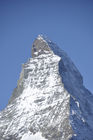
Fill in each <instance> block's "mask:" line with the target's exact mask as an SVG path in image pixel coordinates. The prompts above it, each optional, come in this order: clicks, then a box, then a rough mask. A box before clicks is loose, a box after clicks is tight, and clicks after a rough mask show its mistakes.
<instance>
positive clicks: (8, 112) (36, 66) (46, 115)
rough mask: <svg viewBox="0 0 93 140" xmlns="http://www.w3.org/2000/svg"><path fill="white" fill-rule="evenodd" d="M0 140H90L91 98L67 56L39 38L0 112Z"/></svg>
mask: <svg viewBox="0 0 93 140" xmlns="http://www.w3.org/2000/svg"><path fill="white" fill-rule="evenodd" d="M0 140H93V95H92V94H91V93H90V92H89V91H88V90H87V89H86V88H85V87H84V85H83V78H82V75H81V74H80V72H79V71H78V69H77V68H76V67H75V65H74V64H73V62H72V61H71V59H70V58H69V57H68V56H67V54H66V53H65V52H64V51H63V50H61V49H60V48H59V47H58V46H57V45H56V44H55V43H53V42H52V41H50V40H49V39H48V38H46V37H44V36H42V35H39V36H38V37H37V38H36V39H35V41H34V42H33V44H32V58H30V59H29V60H28V61H27V63H25V64H24V65H22V71H21V74H20V78H19V80H18V84H17V87H16V88H15V89H14V91H13V94H12V96H11V98H10V100H9V103H8V105H7V107H6V108H5V109H4V110H3V111H1V112H0Z"/></svg>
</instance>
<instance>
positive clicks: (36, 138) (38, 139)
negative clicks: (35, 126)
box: [21, 132, 47, 140]
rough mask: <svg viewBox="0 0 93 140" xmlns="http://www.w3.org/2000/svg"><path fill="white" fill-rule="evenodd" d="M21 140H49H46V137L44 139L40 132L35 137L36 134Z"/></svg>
mask: <svg viewBox="0 0 93 140" xmlns="http://www.w3.org/2000/svg"><path fill="white" fill-rule="evenodd" d="M21 140H47V139H45V138H44V137H42V135H41V133H40V132H38V133H36V134H35V135H34V134H32V135H31V134H29V133H28V134H25V135H23V137H22V139H21Z"/></svg>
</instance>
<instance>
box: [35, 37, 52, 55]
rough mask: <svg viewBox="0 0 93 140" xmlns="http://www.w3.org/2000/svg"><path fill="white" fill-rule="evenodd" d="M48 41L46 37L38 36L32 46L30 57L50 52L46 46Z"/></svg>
mask: <svg viewBox="0 0 93 140" xmlns="http://www.w3.org/2000/svg"><path fill="white" fill-rule="evenodd" d="M49 41H50V40H49V39H48V38H47V36H45V35H42V34H39V35H38V36H37V38H36V39H35V41H34V42H33V45H32V57H37V56H39V55H41V54H47V53H49V52H50V50H51V49H50V47H49V44H48V42H49Z"/></svg>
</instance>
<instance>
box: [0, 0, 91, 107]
mask: <svg viewBox="0 0 93 140" xmlns="http://www.w3.org/2000/svg"><path fill="white" fill-rule="evenodd" d="M38 34H44V35H47V36H48V38H50V39H51V40H52V41H54V42H55V43H56V44H58V45H59V47H61V48H62V49H63V50H65V51H66V52H67V54H68V55H69V57H71V59H72V60H73V62H74V63H75V65H76V66H77V68H78V69H79V71H80V72H81V74H82V75H83V78H84V85H85V86H86V87H87V88H88V89H89V90H90V91H91V92H92V93H93V0H0V109H3V108H4V107H5V106H6V105H7V103H8V100H9V98H10V96H11V94H12V92H13V89H14V88H15V87H16V85H17V80H18V79H19V74H20V72H21V64H22V63H24V62H26V61H27V60H28V58H29V57H31V45H32V42H33V41H34V39H35V38H36V37H37V35H38Z"/></svg>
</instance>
